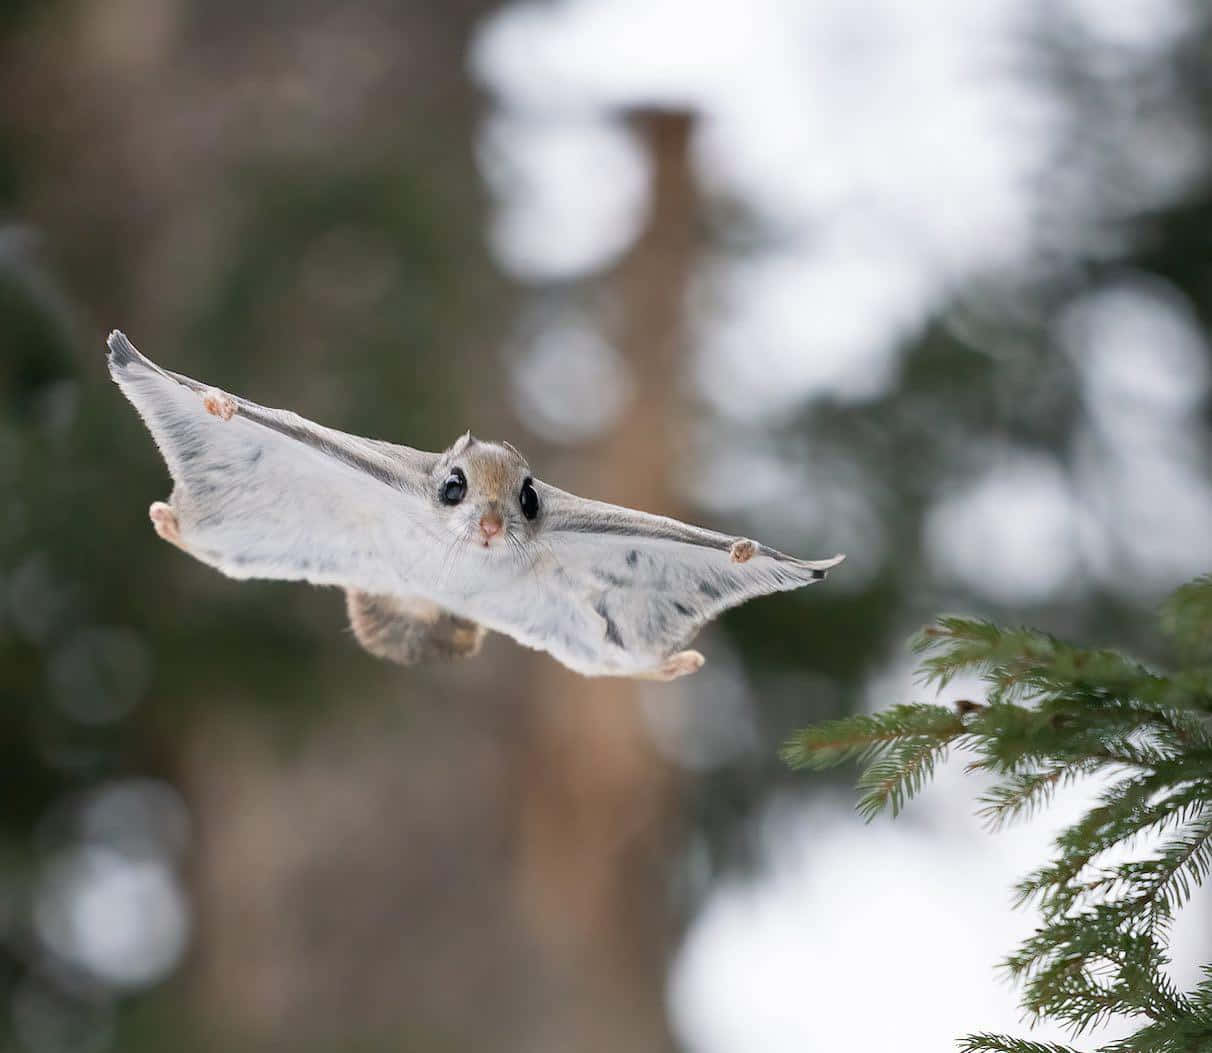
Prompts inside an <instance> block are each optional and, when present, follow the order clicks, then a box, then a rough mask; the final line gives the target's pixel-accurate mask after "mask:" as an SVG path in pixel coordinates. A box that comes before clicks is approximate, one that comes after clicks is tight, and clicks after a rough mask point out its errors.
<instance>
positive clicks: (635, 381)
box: [0, 0, 1212, 1053]
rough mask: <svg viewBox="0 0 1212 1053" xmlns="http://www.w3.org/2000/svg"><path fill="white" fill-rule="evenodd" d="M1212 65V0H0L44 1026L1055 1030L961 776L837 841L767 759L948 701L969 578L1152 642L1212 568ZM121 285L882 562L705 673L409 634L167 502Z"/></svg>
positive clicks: (771, 618)
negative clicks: (1022, 1019)
mask: <svg viewBox="0 0 1212 1053" xmlns="http://www.w3.org/2000/svg"><path fill="white" fill-rule="evenodd" d="M1209 70H1212V8H1209V7H1208V5H1207V4H1205V3H1201V2H1198V0H1149V2H1144V0H1130V2H1129V0H1125V2H1122V3H1119V2H1117V3H1114V4H1111V3H1104V2H1100V0H1061V2H1053V3H1042V2H1041V3H1011V2H1009V0H998V2H991V3H981V4H968V3H963V2H960V0H954V2H949V0H928V2H919V3H914V4H909V3H897V2H895V0H872V2H871V3H867V4H859V5H855V4H848V3H844V2H843V0H760V2H757V3H747V2H743V0H715V2H712V3H702V2H701V0H699V2H691V0H660V2H652V0H649V2H645V3H639V2H610V3H608V2H607V0H558V2H557V0H552V2H541V3H540V2H526V0H513V2H510V3H506V4H504V5H496V4H488V3H486V2H480V0H448V2H446V3H441V4H439V3H429V4H422V3H401V2H388V0H355V2H347V3H343V4H339V5H338V4H323V3H316V2H310V0H305V2H291V3H285V2H281V0H271V2H266V3H261V4H249V3H231V2H228V0H209V2H207V3H200V2H195V3H191V2H189V0H78V2H69V0H23V2H10V3H8V4H6V5H4V6H3V8H2V9H0V773H2V775H0V777H2V779H3V785H4V792H3V798H2V799H3V808H2V810H0V822H2V826H0V1048H3V1049H6V1050H7V1049H12V1050H22V1051H37V1053H41V1051H47V1053H51V1051H54V1053H86V1051H87V1053H101V1051H105V1050H135V1051H139V1050H152V1049H164V1048H172V1049H175V1050H185V1051H188V1050H191V1049H198V1050H202V1049H205V1050H216V1049H267V1048H281V1049H291V1050H304V1051H310V1050H315V1051H328V1050H353V1049H357V1050H368V1051H370V1050H379V1049H384V1050H386V1049H391V1050H402V1049H405V1050H424V1051H445V1050H451V1051H454V1050H472V1049H485V1048H491V1049H496V1050H525V1051H556V1050H560V1051H562V1050H569V1049H578V1050H627V1051H629V1053H647V1051H660V1050H670V1049H676V1048H683V1049H691V1050H695V1051H699V1053H724V1051H741V1050H749V1049H755V1050H756V1049H761V1050H763V1051H771V1050H775V1051H777V1050H782V1049H786V1050H791V1049H795V1050H808V1049H828V1050H833V1049H838V1048H843V1039H844V1037H845V1036H847V1035H849V1036H851V1037H852V1038H853V1037H854V1028H855V1014H856V1013H859V1012H864V1010H863V1009H861V1008H860V1007H861V1006H863V1005H869V1004H870V1003H869V1001H863V999H868V1000H869V999H870V991H869V987H870V985H871V984H873V983H874V984H877V985H881V987H882V990H883V991H884V996H885V997H886V998H887V999H890V1000H892V1001H891V1002H889V1003H888V1004H894V1003H895V998H896V996H895V994H894V991H902V992H904V993H905V999H906V1000H905V1002H904V1004H903V1005H901V1006H900V1008H899V1009H898V1010H897V1011H896V1012H890V1013H886V1014H884V1015H885V1016H887V1017H888V1019H887V1020H886V1021H884V1022H882V1023H881V1022H880V1021H878V1020H874V1019H873V1020H871V1021H870V1022H869V1023H867V1024H865V1025H864V1027H865V1028H867V1029H869V1034H867V1036H866V1037H867V1038H868V1039H870V1044H867V1043H866V1041H859V1042H858V1044H857V1045H856V1044H854V1042H851V1043H849V1044H848V1048H890V1047H889V1046H888V1045H887V1042H886V1040H884V1039H880V1036H881V1035H883V1034H884V1033H883V1032H881V1031H880V1030H879V1029H880V1028H881V1027H890V1028H893V1030H892V1031H891V1032H890V1033H889V1034H891V1035H892V1036H897V1037H899V1038H900V1040H901V1041H900V1043H899V1044H898V1048H901V1049H905V1050H910V1049H917V1048H923V1049H925V1048H941V1047H939V1046H938V1045H937V1044H932V1043H933V1042H934V1035H933V1033H930V1032H929V1028H930V1027H931V1026H934V1023H937V1028H938V1030H937V1036H939V1041H947V1040H949V1039H950V1038H951V1036H953V1035H956V1034H959V1033H961V1032H963V1031H964V1030H977V1029H993V1028H994V1027H996V1026H999V1024H1000V1023H1001V1019H992V1018H991V1016H992V1015H993V1013H994V1011H995V1007H993V1004H992V1003H989V1004H988V1005H986V1004H985V1003H983V1002H980V1001H979V998H981V997H986V996H984V995H980V994H977V993H975V992H980V991H983V990H984V989H985V988H989V989H990V990H991V992H993V993H991V994H989V995H988V996H987V997H989V998H1001V999H1003V1001H1004V1003H1005V1007H1009V1008H1005V1007H1003V1008H1001V1009H997V1010H996V1012H998V1013H1001V1014H1002V1019H1004V1018H1005V1016H1006V1014H1007V1013H1008V1014H1009V1020H1010V1026H1011V1027H1013V1026H1014V1021H1015V1015H1014V1013H1013V1009H1012V1005H1013V997H1012V995H1011V994H1009V993H1007V992H996V991H993V988H994V980H993V978H992V976H991V974H990V972H989V970H988V968H987V963H991V962H992V961H994V960H996V958H997V957H998V956H999V955H1000V953H1002V952H1003V951H1006V950H1008V949H1009V947H1010V945H1011V942H1012V941H1011V938H1010V937H1005V938H1002V936H1001V935H1000V930H998V928H997V925H998V924H1000V922H997V921H996V920H994V919H996V918H1000V917H1001V916H1002V915H1003V914H1005V913H1006V911H1007V905H1008V894H1007V892H1006V889H1007V887H1008V885H1009V877H1010V876H1012V875H1013V874H1015V873H1016V872H1017V871H1018V870H1021V869H1026V867H1027V866H1028V865H1029V864H1030V862H1032V861H1033V859H1032V857H1031V856H1030V855H1026V854H1023V855H1019V857H1018V859H1017V860H1014V861H1008V864H1012V866H1011V869H1009V870H1006V871H1005V872H1004V874H1003V871H1001V870H997V869H996V867H995V866H994V863H993V862H991V861H990V860H991V856H990V852H992V851H994V850H993V849H990V848H989V847H988V846H987V844H986V843H985V842H984V841H983V840H982V839H981V837H980V835H979V833H977V832H975V831H974V829H973V828H972V827H971V826H964V825H963V822H964V820H963V819H962V818H960V817H962V816H964V815H965V814H966V813H967V811H968V810H969V809H968V807H967V803H966V802H967V800H968V797H969V794H967V793H965V794H964V795H963V798H964V799H963V800H959V801H957V802H953V803H949V802H948V801H947V800H945V799H944V797H945V796H946V795H945V794H943V795H940V794H939V793H935V794H933V795H929V796H930V800H932V801H934V804H933V805H932V806H931V807H933V808H934V809H935V810H934V811H933V812H931V811H930V808H929V807H925V808H924V810H923V811H921V812H920V813H918V818H916V819H914V817H913V815H912V814H911V815H910V817H909V820H910V821H909V822H908V823H906V824H904V825H903V826H902V825H901V824H898V828H897V830H896V832H895V833H891V832H889V831H887V830H868V831H865V832H864V834H863V836H864V837H865V838H867V839H869V840H864V842H863V843H864V844H868V843H870V844H872V846H873V847H872V848H871V849H870V850H869V851H866V853H865V854H863V853H861V852H857V851H852V849H851V847H850V846H851V845H852V842H850V841H849V840H847V839H848V838H849V837H850V834H851V832H853V831H852V827H853V820H852V818H851V817H850V815H849V808H850V799H849V796H848V794H846V793H845V792H844V791H843V789H842V784H840V783H835V784H832V785H830V784H829V783H828V782H827V780H824V779H817V780H811V781H809V780H805V779H804V778H802V777H798V776H793V775H791V774H789V773H788V772H786V771H784V770H783V769H782V768H781V766H780V765H779V763H778V761H777V758H776V749H777V746H778V745H779V743H780V742H781V741H782V740H783V739H784V738H785V737H786V735H787V734H788V733H789V732H790V731H791V730H792V729H794V728H796V727H800V726H803V725H804V724H806V723H808V722H810V721H813V720H818V719H822V718H827V717H833V716H837V715H840V714H842V713H845V712H850V711H854V710H857V709H862V708H864V707H870V706H874V705H884V704H888V703H892V702H896V701H908V700H910V699H911V698H915V697H919V696H918V695H915V694H914V693H913V691H912V686H911V682H910V681H909V680H908V678H907V670H908V669H909V665H908V659H907V656H906V654H905V651H904V640H905V639H906V637H907V635H908V634H909V633H910V632H911V631H912V630H913V629H915V628H916V627H917V626H918V625H920V624H921V623H922V622H924V621H925V620H927V619H928V618H929V617H931V616H932V615H933V614H935V613H936V612H938V611H940V610H964V611H970V612H975V613H980V614H986V615H989V616H991V617H995V618H997V619H1000V620H1004V621H1009V622H1020V621H1022V622H1029V623H1032V624H1035V625H1038V626H1039V627H1041V628H1044V629H1047V630H1051V631H1055V632H1058V633H1061V634H1064V635H1065V636H1067V637H1069V638H1072V639H1074V640H1076V641H1085V642H1090V643H1098V642H1106V643H1111V644H1115V645H1119V646H1123V647H1124V648H1125V649H1129V650H1135V651H1136V652H1137V653H1139V654H1140V655H1142V656H1143V657H1146V658H1161V657H1163V656H1162V655H1161V654H1160V653H1159V647H1160V644H1159V642H1158V640H1157V639H1156V638H1155V637H1154V635H1153V628H1152V627H1153V626H1154V624H1155V619H1154V618H1153V617H1152V615H1151V610H1152V608H1153V607H1154V605H1155V604H1156V602H1157V601H1158V599H1159V598H1160V597H1161V596H1162V595H1164V594H1165V593H1167V592H1168V591H1169V590H1170V589H1171V588H1173V587H1174V586H1176V585H1177V584H1179V583H1180V582H1182V581H1183V580H1185V579H1187V578H1188V577H1191V576H1193V575H1195V574H1197V573H1201V572H1205V571H1208V570H1212V529H1210V528H1212V475H1210V473H1209V459H1208V454H1209V444H1210V441H1212V415H1210V413H1209V401H1208V385H1209V377H1210V370H1212V354H1210V352H1209V340H1210V338H1212V337H1210V332H1209V327H1210V326H1212V76H1210V74H1209ZM115 326H117V327H121V328H122V329H124V330H125V331H126V332H127V333H128V334H129V335H130V337H131V339H132V340H133V341H134V342H135V344H136V345H137V346H139V347H140V348H142V349H143V350H144V351H145V352H147V353H148V354H149V355H151V356H152V357H154V358H155V359H156V360H158V361H160V362H162V363H163V364H165V365H166V366H168V367H169V368H173V369H176V370H179V371H182V372H185V373H188V374H190V375H193V376H196V377H199V378H202V379H204V380H207V381H209V382H212V383H215V384H217V385H219V386H221V387H224V388H226V389H228V390H231V391H234V392H238V393H240V394H243V395H246V396H248V397H250V398H253V399H256V400H257V401H260V402H263V403H266V404H269V405H276V406H284V407H289V408H292V409H295V410H297V411H299V412H301V413H303V414H305V415H306V416H309V417H311V418H313V419H316V420H319V421H322V422H324V423H327V424H330V425H334V426H336V427H340V428H343V429H346V430H349V431H352V432H356V433H359V434H364V435H372V436H377V437H381V438H386V439H392V440H397V441H403V442H407V443H409V444H412V445H416V446H420V447H423V448H429V449H440V448H442V447H444V446H445V445H447V444H448V443H449V442H450V441H451V440H452V439H453V438H454V437H455V436H457V435H458V434H459V433H460V432H462V431H463V430H464V429H465V428H466V427H468V426H473V427H474V429H475V431H476V432H477V433H478V434H480V435H483V436H487V437H502V438H508V439H510V440H511V441H513V442H514V443H515V444H517V445H518V446H520V447H521V448H522V449H523V450H524V451H525V452H526V453H527V455H528V456H529V459H530V461H531V463H532V465H533V466H534V467H535V469H536V472H537V473H538V474H540V475H541V476H542V477H543V478H544V479H547V480H549V481H551V482H553V483H555V484H557V485H560V486H564V487H566V488H568V489H571V490H574V491H577V492H581V493H584V494H586V495H591V496H594V497H598V498H602V499H605V500H610V501H615V502H619V503H623V504H628V505H633V506H638V507H642V508H645V509H648V510H651V511H655V512H664V513H669V514H673V515H678V516H681V517H684V518H688V519H692V520H694V521H697V522H702V523H704V524H707V525H710V526H713V527H715V528H717V529H721V530H729V531H735V532H737V533H741V534H745V535H750V536H755V537H760V538H761V539H763V540H764V541H767V542H769V543H770V544H773V545H776V546H778V547H779V548H782V549H784V550H787V551H791V552H793V553H796V554H798V555H802V556H805V557H810V558H815V557H823V556H827V555H829V554H831V553H833V552H835V551H843V552H846V553H847V554H848V556H849V559H848V561H847V562H846V564H845V565H844V566H842V567H841V568H840V569H839V570H838V571H837V572H835V573H834V574H833V575H832V576H831V577H830V580H829V582H828V583H827V584H826V585H824V586H822V587H820V588H814V589H810V590H805V591H804V592H803V593H797V594H793V595H785V596H779V597H772V598H769V599H765V600H761V601H758V602H754V603H752V604H750V605H748V606H746V607H744V608H742V609H740V610H737V611H735V612H733V613H731V614H730V615H729V616H727V617H726V618H724V619H723V620H722V622H721V623H720V624H719V625H718V626H716V627H713V628H712V629H711V630H710V631H709V632H708V634H707V637H706V638H705V639H704V640H703V646H702V649H703V650H704V652H705V653H706V654H707V655H708V659H709V661H708V665H707V666H706V668H705V669H704V671H703V672H702V673H701V674H699V675H698V676H696V677H694V678H691V679H688V680H686V681H680V682H678V683H675V684H671V685H644V686H637V685H634V684H630V683H615V682H609V681H587V680H583V679H579V678H577V677H576V676H574V675H573V674H571V673H569V672H567V671H566V670H563V669H562V668H560V667H558V666H557V665H556V664H555V663H554V662H552V661H551V660H549V659H548V658H547V657H545V656H543V655H539V654H532V653H529V652H525V651H523V650H522V649H520V648H518V647H516V646H514V645H513V644H512V643H511V642H510V641H508V640H504V639H501V638H491V639H490V640H489V642H488V643H487V645H486V647H485V649H484V652H483V654H482V655H481V656H480V657H479V658H477V659H476V660H475V661H472V662H468V663H465V664H460V665H455V666H450V667H432V668H424V669H418V670H402V669H400V668H396V667H392V666H390V665H387V664H383V663H379V662H376V661H374V660H372V659H370V658H369V657H368V656H367V655H366V654H364V653H362V652H361V651H360V650H359V649H358V647H357V645H356V643H355V642H354V641H353V639H352V636H351V635H350V634H349V632H348V631H347V629H346V627H345V623H344V605H343V603H342V602H341V598H340V597H339V596H338V595H337V594H335V593H332V592H326V591H322V590H315V589H308V588H304V587H301V586H291V585H284V584H277V583H263V582H257V583H245V584H237V583H235V582H231V581H228V580H226V579H224V578H223V577H221V576H220V575H218V574H216V573H215V572H213V571H211V570H209V569H207V568H206V567H203V566H202V565H201V564H198V563H195V562H193V561H191V560H189V559H188V558H186V557H184V556H183V555H182V554H181V553H179V552H177V551H176V550H175V549H173V548H171V547H170V546H167V545H164V544H162V543H160V542H159V541H158V540H157V539H156V538H155V536H154V534H153V533H152V530H151V527H150V525H149V524H148V522H147V513H146V510H147V506H148V504H149V503H150V502H151V501H153V500H156V499H161V498H164V497H165V496H166V495H167V493H168V489H169V484H168V481H167V475H166V472H165V470H164V468H163V466H162V464H161V462H160V460H159V458H158V455H157V453H156V451H155V449H154V447H153V445H152V443H151V440H150V438H149V437H148V436H147V434H146V433H145V432H144V430H143V427H142V425H141V423H140V422H139V421H138V419H137V418H136V416H135V414H134V413H133V412H132V410H131V408H130V407H129V406H128V405H127V404H126V403H125V401H124V400H123V399H122V398H121V397H120V395H119V393H118V391H117V390H116V389H115V388H114V387H113V385H112V384H111V383H110V382H109V379H108V376H107V375H106V372H105V369H104V359H103V354H102V351H103V339H104V336H105V334H106V333H107V332H108V331H109V329H111V328H113V327H115ZM840 778H841V779H842V780H844V779H845V775H842V776H841V777H840ZM926 803H927V802H923V804H924V805H925V804H926ZM914 823H916V824H917V825H916V826H914ZM881 838H883V841H880V839H881ZM877 842H878V844H877ZM857 843H858V842H857V841H856V842H853V844H857ZM879 845H883V847H882V848H881V847H879ZM1022 851H1023V852H1024V853H1025V852H1026V849H1023V850H1022ZM1024 860H1025V862H1024ZM932 868H934V869H932ZM990 868H993V869H990ZM856 897H857V898H856ZM864 897H866V898H864ZM910 915H912V916H913V918H915V919H918V922H919V923H920V928H919V929H918V930H912V931H909V932H904V931H902V930H898V929H897V928H896V927H895V925H894V924H893V922H894V921H895V920H896V919H898V918H899V919H901V920H904V919H905V918H907V917H909V916H910ZM946 925H950V926H951V928H950V929H948V928H946V927H945V926H946ZM924 946H928V947H929V953H932V954H933V955H935V958H934V959H932V964H930V965H928V966H923V965H922V960H921V955H922V954H923V953H926V952H925V951H924V950H923V947H924ZM1203 949H1206V948H1200V950H1203ZM847 990H849V991H851V992H852V993H851V994H850V996H849V998H847V995H846V992H847ZM864 990H866V992H867V993H866V994H864V993H863V991H864ZM856 999H858V1001H856ZM998 1004H999V1005H1001V1003H998ZM862 1037H863V1036H859V1038H860V1039H861V1038H862ZM919 1038H920V1039H921V1040H922V1042H923V1044H922V1045H921V1046H920V1047H919V1046H918V1045H915V1044H913V1042H914V1041H916V1040H917V1039H919ZM877 1039H880V1041H877ZM927 1039H929V1040H930V1041H929V1042H928V1041H926V1040H927Z"/></svg>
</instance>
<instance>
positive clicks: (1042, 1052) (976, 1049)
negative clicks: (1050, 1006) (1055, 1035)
mask: <svg viewBox="0 0 1212 1053" xmlns="http://www.w3.org/2000/svg"><path fill="white" fill-rule="evenodd" d="M958 1047H959V1050H960V1053H1078V1051H1077V1050H1076V1049H1073V1047H1071V1046H1060V1045H1057V1044H1056V1043H1055V1042H1024V1041H1023V1040H1022V1039H1021V1038H1011V1037H1010V1036H1009V1035H992V1034H979V1035H967V1036H965V1037H964V1038H961V1039H960V1040H959V1043H958Z"/></svg>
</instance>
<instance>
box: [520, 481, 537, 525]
mask: <svg viewBox="0 0 1212 1053" xmlns="http://www.w3.org/2000/svg"><path fill="white" fill-rule="evenodd" d="M518 503H519V504H520V505H521V506H522V515H524V516H525V517H526V518H527V519H534V517H535V516H537V515H538V514H539V495H538V494H537V493H535V489H534V480H533V479H527V480H526V482H524V483H523V484H522V492H521V493H520V494H519V495H518Z"/></svg>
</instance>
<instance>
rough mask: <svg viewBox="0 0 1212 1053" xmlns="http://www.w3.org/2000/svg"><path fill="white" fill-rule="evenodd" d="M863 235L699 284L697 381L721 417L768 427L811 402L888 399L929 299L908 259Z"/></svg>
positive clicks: (754, 259) (765, 258)
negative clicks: (906, 346) (899, 363)
mask: <svg viewBox="0 0 1212 1053" xmlns="http://www.w3.org/2000/svg"><path fill="white" fill-rule="evenodd" d="M857 233H858V232H857V231H854V230H838V229H836V228H835V229H834V230H833V231H831V234H832V236H829V237H825V238H822V239H820V240H819V241H817V242H815V243H814V244H812V245H810V246H801V247H799V248H798V249H796V250H792V251H782V252H769V253H761V254H759V255H755V256H749V257H741V258H737V259H721V260H719V261H717V263H716V264H715V265H714V266H713V267H710V268H709V269H708V270H707V272H706V273H705V274H704V275H703V276H702V278H701V286H700V288H698V289H696V291H695V294H694V295H695V299H696V300H697V301H698V305H699V307H700V310H699V311H697V312H696V313H695V327H696V330H697V331H696V334H695V335H696V338H697V340H696V342H697V345H698V350H699V357H698V365H699V369H698V378H699V382H700V389H701V391H702V393H703V395H704V396H706V398H707V400H708V401H709V402H710V403H711V404H712V406H713V407H714V408H715V409H716V410H717V411H718V412H720V413H721V414H723V415H725V416H731V417H737V418H741V419H762V420H769V419H771V418H775V417H778V416H779V415H780V414H782V413H786V412H789V411H792V410H794V409H795V408H796V406H798V405H799V404H800V403H801V402H802V401H803V400H804V399H806V398H810V397H812V396H814V395H832V396H833V397H835V398H839V399H843V400H845V401H863V400H866V399H871V398H875V397H877V396H879V395H882V394H883V393H884V392H885V391H887V390H888V388H889V387H890V385H891V384H892V382H893V380H894V379H895V376H896V365H897V361H898V352H899V349H900V346H901V341H903V340H904V339H905V338H906V337H907V336H909V335H910V334H911V332H912V330H913V329H914V327H916V326H917V325H918V324H920V322H921V321H922V319H923V318H924V317H925V315H926V313H927V312H928V310H929V308H930V306H931V303H932V291H931V289H930V286H929V283H928V281H927V280H926V279H925V276H924V275H923V273H922V272H921V271H920V270H918V269H915V268H914V266H913V261H912V257H911V256H910V255H908V254H906V253H904V252H902V251H899V250H897V249H896V248H895V247H893V246H891V245H889V244H888V243H887V242H886V241H884V240H883V239H881V238H878V237H866V236H856V235H857Z"/></svg>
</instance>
